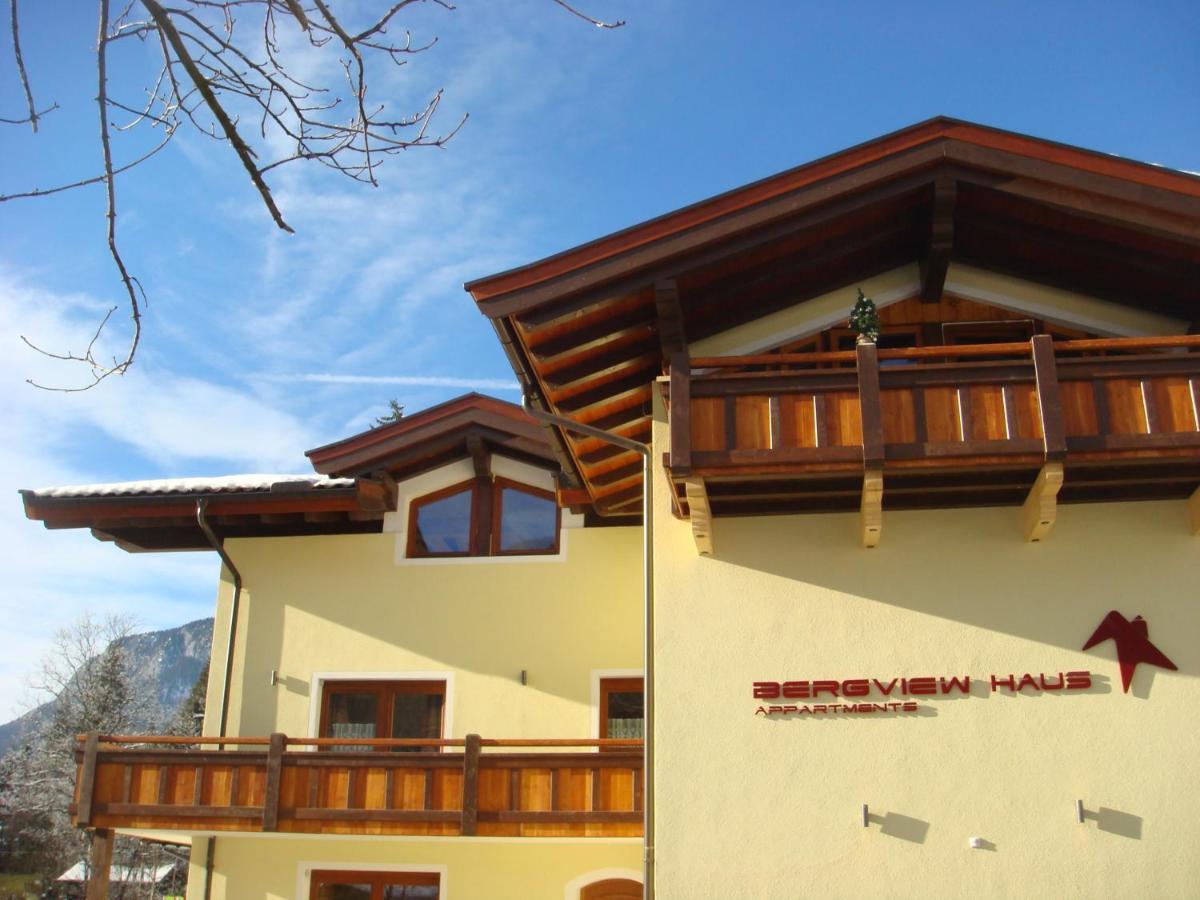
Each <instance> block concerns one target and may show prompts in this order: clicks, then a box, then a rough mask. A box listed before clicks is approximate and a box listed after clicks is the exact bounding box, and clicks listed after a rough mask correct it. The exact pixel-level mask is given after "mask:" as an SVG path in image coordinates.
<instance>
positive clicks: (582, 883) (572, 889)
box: [563, 869, 644, 900]
mask: <svg viewBox="0 0 1200 900" xmlns="http://www.w3.org/2000/svg"><path fill="white" fill-rule="evenodd" d="M643 874H644V873H642V872H639V871H637V870H636V869H593V870H592V871H590V872H585V873H584V874H583V875H580V876H579V877H578V878H572V879H571V880H570V881H568V882H567V886H566V889H565V890H564V891H563V900H579V897H580V895H582V894H583V889H584V888H585V887H587V886H588V885H590V884H595V883H596V882H597V881H607V880H608V879H610V878H628V879H629V880H630V881H636V882H637V883H638V884H642V876H643Z"/></svg>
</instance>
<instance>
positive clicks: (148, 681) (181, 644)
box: [0, 619, 213, 755]
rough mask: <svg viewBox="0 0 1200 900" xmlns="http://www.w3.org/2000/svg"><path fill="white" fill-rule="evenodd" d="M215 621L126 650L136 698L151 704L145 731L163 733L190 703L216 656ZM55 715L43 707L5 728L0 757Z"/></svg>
mask: <svg viewBox="0 0 1200 900" xmlns="http://www.w3.org/2000/svg"><path fill="white" fill-rule="evenodd" d="M212 629H213V620H212V619H198V620H197V621H195V622H188V623H187V624H186V625H180V626H179V627H178V628H171V629H168V630H166V631H150V632H147V633H145V634H131V635H129V636H128V637H125V638H122V639H121V641H120V644H121V647H122V648H123V649H124V651H125V653H126V658H127V659H128V661H129V680H130V693H131V694H132V695H133V696H135V697H143V698H146V700H147V704H146V706H147V710H146V713H145V718H144V720H143V721H142V722H139V723H138V724H139V726H140V728H141V729H144V730H158V729H161V728H163V727H164V726H165V725H166V724H167V723H168V722H169V721H170V720H171V717H172V716H174V714H175V711H176V710H177V709H178V708H179V704H180V703H182V702H183V700H184V698H185V697H187V695H188V692H189V691H190V690H191V689H192V685H193V684H195V682H196V677H197V676H198V675H199V674H200V670H201V669H203V668H204V664H205V663H206V662H208V657H209V653H210V652H211V650H212ZM53 711H54V701H53V700H51V701H49V702H47V703H43V704H42V705H41V706H38V707H36V708H35V709H32V710H30V711H29V712H27V713H26V714H25V715H23V716H21V717H20V718H17V719H14V720H13V721H11V722H7V723H5V724H4V725H0V755H3V754H4V753H5V752H7V751H8V749H9V747H11V746H12V745H13V744H14V743H15V742H16V741H17V740H18V739H19V738H20V736H21V735H22V734H25V733H28V732H31V731H33V730H35V728H36V726H37V725H39V724H40V723H42V722H44V721H46V720H47V719H48V718H49V717H50V715H51V714H52V713H53Z"/></svg>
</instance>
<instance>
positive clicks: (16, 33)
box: [0, 0, 58, 134]
mask: <svg viewBox="0 0 1200 900" xmlns="http://www.w3.org/2000/svg"><path fill="white" fill-rule="evenodd" d="M8 15H9V22H10V24H11V25H12V43H13V58H14V59H16V61H17V72H19V73H20V75H21V87H23V88H24V89H25V102H26V104H27V105H28V107H29V115H28V116H26V117H25V118H24V119H0V122H3V123H4V124H6V125H24V124H25V123H26V122H28V123H29V124H30V125H32V126H33V131H34V133H35V134H36V133H37V130H38V127H37V125H38V119H40V118H41V117H42V116H44V115H46V113H49V112H53V111H54V110H56V109H58V104H57V103H55V104H52V105H51V106H48V107H46V108H45V109H44V110H42V111H41V112H38V111H37V106H36V105H35V104H34V102H33V90H32V89H31V88H30V87H29V73H28V72H26V71H25V57H23V56H22V55H21V26H20V24H19V22H18V16H17V0H9V3H8Z"/></svg>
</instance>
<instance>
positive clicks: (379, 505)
mask: <svg viewBox="0 0 1200 900" xmlns="http://www.w3.org/2000/svg"><path fill="white" fill-rule="evenodd" d="M468 440H469V439H468ZM476 440H478V439H477V438H476ZM354 487H355V490H356V491H357V492H358V505H359V506H361V507H362V508H363V509H364V510H370V511H371V512H395V511H396V481H395V479H394V478H392V476H391V475H389V474H388V473H387V472H380V473H379V474H378V475H376V476H374V477H372V478H356V479H355V480H354Z"/></svg>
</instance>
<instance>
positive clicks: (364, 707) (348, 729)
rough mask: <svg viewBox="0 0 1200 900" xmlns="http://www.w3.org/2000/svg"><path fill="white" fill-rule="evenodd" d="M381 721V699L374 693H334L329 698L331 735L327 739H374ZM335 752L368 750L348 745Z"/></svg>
mask: <svg viewBox="0 0 1200 900" xmlns="http://www.w3.org/2000/svg"><path fill="white" fill-rule="evenodd" d="M378 721H379V697H378V695H376V694H373V693H360V694H351V693H334V694H331V695H330V696H329V733H328V734H327V735H325V736H326V737H335V738H373V737H375V723H376V722H378ZM334 749H335V750H367V749H369V748H368V747H365V746H362V745H361V744H360V745H357V746H356V745H353V744H347V745H344V746H337V747H334Z"/></svg>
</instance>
